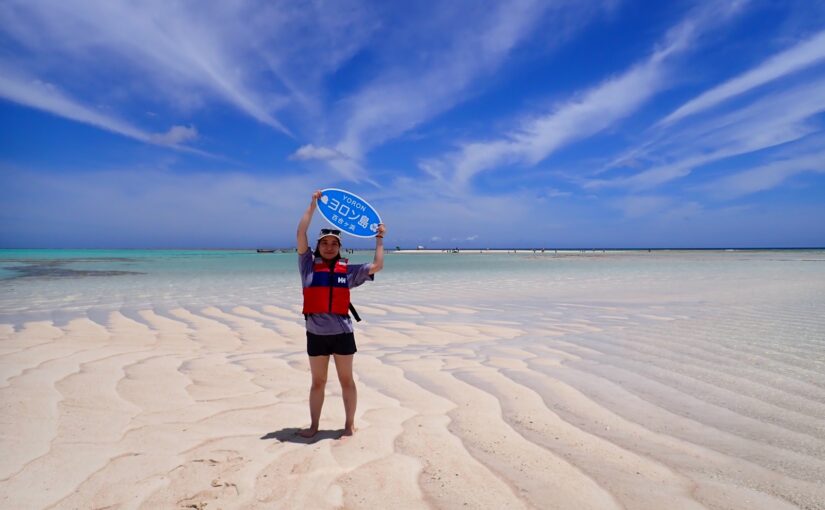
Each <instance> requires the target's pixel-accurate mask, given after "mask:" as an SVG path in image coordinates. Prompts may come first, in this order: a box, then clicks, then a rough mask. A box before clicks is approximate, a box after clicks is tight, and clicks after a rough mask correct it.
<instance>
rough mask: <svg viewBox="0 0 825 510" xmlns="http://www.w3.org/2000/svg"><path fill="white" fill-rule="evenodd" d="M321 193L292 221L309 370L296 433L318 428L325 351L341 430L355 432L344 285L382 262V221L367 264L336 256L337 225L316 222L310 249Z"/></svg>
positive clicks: (352, 283)
mask: <svg viewBox="0 0 825 510" xmlns="http://www.w3.org/2000/svg"><path fill="white" fill-rule="evenodd" d="M319 198H321V192H320V191H316V192H315V193H313V194H312V201H311V202H310V203H309V207H307V210H306V212H304V215H303V216H302V217H301V221H300V223H298V267H299V269H300V271H301V282H302V286H303V290H304V309H303V311H304V316H305V317H306V328H307V354H308V355H309V368H310V371H311V372H312V387H311V388H310V390H309V415H310V420H311V423H310V425H309V428H308V429H304V430H302V431H300V432H298V434H299V435H300V436H302V437H312V436H314V435H315V434H316V433H318V422H319V421H320V418H321V407H323V405H324V388H325V387H326V384H327V369H328V368H329V357H330V355H332V356H333V357H334V358H335V370H336V372H338V381H339V382H340V383H341V393H342V394H343V397H344V412H345V414H346V421H345V422H344V433H343V435H344V436H351V435H352V434H353V433H354V432H355V406H356V403H357V400H358V394H357V392H356V389H355V381H354V380H353V378H352V360H353V355H354V354H355V352H356V351H357V349H356V347H355V336H354V334H353V329H352V320H351V319H350V317H349V307H350V304H349V289H351V288H353V287H357V286H359V285H361V284H362V283H364V282H366V281H367V280H370V281H371V280H373V278H374V277H373V275H374V274H375V273H377V272H378V271H380V270H381V269H383V267H384V232H385V230H386V229H385V228H384V225H383V224H382V225H379V226H378V232H377V234H376V236H375V257H374V258H373V261H372V264H348V263H347V259H344V258H341V231H340V230H335V229H329V228H322V229H321V232H320V234H318V244H316V246H315V251H314V252H312V251H310V249H309V240H308V239H307V228H309V224H310V222H311V221H312V215H313V214H314V213H315V209H316V207H317V205H318V203H317V201H318V199H319Z"/></svg>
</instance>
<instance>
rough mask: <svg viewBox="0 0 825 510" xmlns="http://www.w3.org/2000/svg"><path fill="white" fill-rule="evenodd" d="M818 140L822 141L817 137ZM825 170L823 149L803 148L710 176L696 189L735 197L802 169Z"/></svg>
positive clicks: (776, 183)
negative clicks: (733, 171)
mask: <svg viewBox="0 0 825 510" xmlns="http://www.w3.org/2000/svg"><path fill="white" fill-rule="evenodd" d="M818 141H819V142H820V143H823V142H825V140H823V139H822V138H821V137H820V138H819V140H818ZM809 172H810V173H818V174H825V149H822V148H815V149H813V150H810V149H809V150H803V151H801V152H799V153H797V154H793V155H790V156H789V155H786V156H783V157H778V158H775V159H774V160H772V161H769V162H767V163H763V164H759V165H756V166H754V167H751V168H749V169H747V170H744V171H740V172H736V173H733V174H730V175H726V176H724V177H721V178H719V179H714V180H712V181H710V182H708V183H706V184H704V185H702V186H700V187H699V189H700V190H701V191H703V192H705V193H708V194H710V195H711V196H713V197H715V198H718V199H732V198H738V197H742V196H745V195H749V194H752V193H758V192H760V191H766V190H769V189H772V188H775V187H776V186H779V185H780V184H782V183H783V182H785V181H787V180H788V179H790V178H792V177H794V176H796V175H799V174H803V173H809Z"/></svg>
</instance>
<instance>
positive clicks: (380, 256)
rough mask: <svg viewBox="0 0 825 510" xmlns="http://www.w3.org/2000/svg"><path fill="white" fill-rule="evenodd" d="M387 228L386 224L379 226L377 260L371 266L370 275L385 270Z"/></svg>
mask: <svg viewBox="0 0 825 510" xmlns="http://www.w3.org/2000/svg"><path fill="white" fill-rule="evenodd" d="M386 231H387V227H385V226H384V224H383V223H382V224H380V225H378V233H377V234H376V235H375V258H373V259H372V264H371V265H370V274H375V273H377V272H378V271H381V270H382V269H384V232H386Z"/></svg>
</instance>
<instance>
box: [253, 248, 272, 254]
mask: <svg viewBox="0 0 825 510" xmlns="http://www.w3.org/2000/svg"><path fill="white" fill-rule="evenodd" d="M255 251H257V252H258V253H275V250H274V249H271V250H270V249H269V248H258V249H257V250H255Z"/></svg>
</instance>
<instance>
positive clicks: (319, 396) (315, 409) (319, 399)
mask: <svg viewBox="0 0 825 510" xmlns="http://www.w3.org/2000/svg"><path fill="white" fill-rule="evenodd" d="M328 368H329V356H310V357H309V369H310V371H311V372H312V387H311V388H310V390H309V417H310V419H311V420H312V421H311V423H310V425H309V428H308V429H304V430H302V431H300V432H298V435H299V436H301V437H312V436H314V435H315V434H317V433H318V425H319V422H320V421H321V408H322V407H323V406H324V388H326V386H327V369H328Z"/></svg>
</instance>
